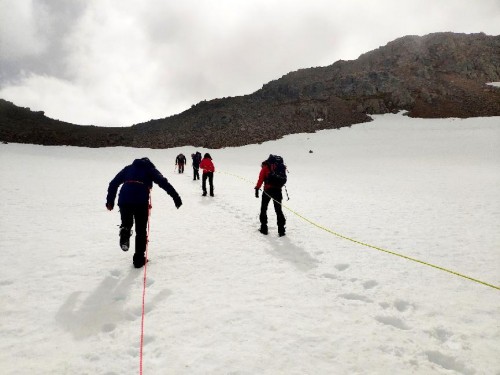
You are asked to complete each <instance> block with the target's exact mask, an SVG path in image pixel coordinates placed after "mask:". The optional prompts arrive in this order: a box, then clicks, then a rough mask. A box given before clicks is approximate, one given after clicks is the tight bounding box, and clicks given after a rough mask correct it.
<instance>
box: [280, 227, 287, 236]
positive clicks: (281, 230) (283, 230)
mask: <svg viewBox="0 0 500 375" xmlns="http://www.w3.org/2000/svg"><path fill="white" fill-rule="evenodd" d="M278 235H279V236H280V237H283V236H284V235H285V228H284V227H283V228H278Z"/></svg>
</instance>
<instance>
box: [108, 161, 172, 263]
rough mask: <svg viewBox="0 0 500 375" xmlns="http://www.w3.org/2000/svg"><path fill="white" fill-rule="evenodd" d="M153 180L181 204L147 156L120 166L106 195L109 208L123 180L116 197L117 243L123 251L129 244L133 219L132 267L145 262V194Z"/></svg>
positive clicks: (147, 197)
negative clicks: (133, 248) (133, 246)
mask: <svg viewBox="0 0 500 375" xmlns="http://www.w3.org/2000/svg"><path fill="white" fill-rule="evenodd" d="M153 182H154V183H156V184H157V185H159V186H160V187H161V188H162V189H163V190H165V191H166V192H167V193H168V195H170V196H171V197H172V199H173V200H174V203H175V207H177V208H179V207H180V206H181V205H182V200H181V198H180V197H179V194H177V192H176V191H175V189H174V187H173V186H172V185H170V183H169V182H168V180H167V179H166V178H165V177H163V176H162V174H161V173H160V172H159V171H158V170H157V169H156V167H155V166H154V164H153V163H152V162H151V161H150V160H149V159H148V158H142V159H136V160H134V161H133V163H132V164H130V165H128V166H126V167H125V168H123V169H122V170H121V171H120V172H119V173H118V174H117V175H116V176H115V178H113V180H111V182H110V183H109V187H108V196H107V197H106V207H107V209H108V210H110V211H111V210H112V209H113V207H114V205H115V197H116V192H117V190H118V187H119V186H120V185H121V184H123V186H122V188H121V189H120V195H119V197H118V207H120V216H121V221H122V223H121V225H120V247H121V249H122V250H123V251H127V250H128V249H129V247H130V236H131V235H132V232H131V230H132V226H133V225H134V221H135V232H136V235H135V253H134V256H133V263H134V267H135V268H141V267H142V266H143V265H144V264H145V262H146V259H145V251H146V244H147V241H148V239H147V232H146V229H147V224H148V219H149V209H150V208H151V207H150V203H149V194H150V190H151V189H152V187H153Z"/></svg>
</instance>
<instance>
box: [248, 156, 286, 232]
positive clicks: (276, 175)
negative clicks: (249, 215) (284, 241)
mask: <svg viewBox="0 0 500 375" xmlns="http://www.w3.org/2000/svg"><path fill="white" fill-rule="evenodd" d="M261 167H262V168H261V170H260V173H259V179H258V181H257V184H256V185H255V197H256V198H258V197H259V189H260V187H261V186H262V183H264V192H263V193H262V202H261V206H260V216H259V219H260V229H259V231H260V232H261V233H262V234H267V233H268V228H267V207H268V206H269V202H270V201H271V199H272V200H273V204H274V211H276V218H277V223H278V234H279V236H280V237H281V236H284V235H285V224H286V219H285V215H284V214H283V209H282V207H281V201H282V200H283V194H282V192H281V188H282V187H283V186H284V185H285V183H286V180H287V177H286V166H285V165H284V164H283V158H282V157H281V156H277V155H269V158H268V159H267V160H265V161H263V162H262V164H261Z"/></svg>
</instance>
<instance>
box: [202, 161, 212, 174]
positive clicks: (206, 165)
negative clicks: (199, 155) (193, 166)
mask: <svg viewBox="0 0 500 375" xmlns="http://www.w3.org/2000/svg"><path fill="white" fill-rule="evenodd" d="M200 169H203V173H208V172H215V167H214V163H212V159H210V158H203V160H202V161H201V163H200Z"/></svg>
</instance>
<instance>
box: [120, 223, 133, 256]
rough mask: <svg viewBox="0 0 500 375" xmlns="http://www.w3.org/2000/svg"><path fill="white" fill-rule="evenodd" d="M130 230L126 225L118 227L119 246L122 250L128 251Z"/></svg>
mask: <svg viewBox="0 0 500 375" xmlns="http://www.w3.org/2000/svg"><path fill="white" fill-rule="evenodd" d="M131 235H132V231H131V230H130V229H129V228H126V227H120V247H121V249H122V250H123V251H128V249H129V247H130V236H131Z"/></svg>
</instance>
